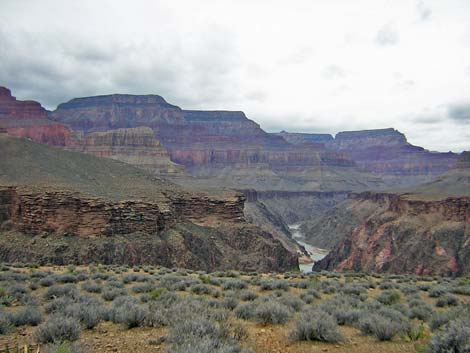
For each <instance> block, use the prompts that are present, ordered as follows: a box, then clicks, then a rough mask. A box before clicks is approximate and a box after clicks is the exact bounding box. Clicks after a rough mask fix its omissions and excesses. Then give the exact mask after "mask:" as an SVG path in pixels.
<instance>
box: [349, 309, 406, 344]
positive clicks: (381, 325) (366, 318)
mask: <svg viewBox="0 0 470 353" xmlns="http://www.w3.org/2000/svg"><path fill="white" fill-rule="evenodd" d="M358 326H359V328H360V330H361V332H362V333H364V334H372V335H374V336H375V337H377V338H378V339H379V340H380V341H389V340H391V339H392V338H393V337H394V336H395V335H396V334H398V333H400V332H403V331H404V330H403V327H402V326H401V325H400V322H397V321H394V320H392V319H390V318H388V317H384V316H381V315H379V314H377V313H371V314H365V315H363V316H362V317H361V318H360V319H359V323H358Z"/></svg>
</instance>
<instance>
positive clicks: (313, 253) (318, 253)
mask: <svg viewBox="0 0 470 353" xmlns="http://www.w3.org/2000/svg"><path fill="white" fill-rule="evenodd" d="M288 227H289V230H290V231H291V233H292V237H293V238H294V240H295V241H296V242H297V243H299V244H300V245H302V246H303V247H304V248H305V250H307V252H308V254H309V255H310V258H311V259H312V262H308V263H302V264H300V265H299V267H300V270H301V271H302V272H305V273H308V272H312V266H313V264H314V263H315V261H318V260H321V259H323V258H324V257H325V256H326V255H327V254H328V250H326V249H320V248H316V247H314V246H312V245H310V244H307V243H305V242H304V237H303V236H302V233H301V232H300V230H299V227H300V224H290V225H289V226H288Z"/></svg>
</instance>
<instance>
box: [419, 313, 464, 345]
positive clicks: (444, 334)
mask: <svg viewBox="0 0 470 353" xmlns="http://www.w3.org/2000/svg"><path fill="white" fill-rule="evenodd" d="M428 352H429V353H447V352H454V353H465V352H470V319H469V318H468V317H467V318H460V319H456V320H454V321H451V322H449V323H448V324H447V325H446V326H444V327H443V329H442V330H441V331H440V332H438V333H436V334H434V335H433V337H432V339H431V342H430V343H429V346H428Z"/></svg>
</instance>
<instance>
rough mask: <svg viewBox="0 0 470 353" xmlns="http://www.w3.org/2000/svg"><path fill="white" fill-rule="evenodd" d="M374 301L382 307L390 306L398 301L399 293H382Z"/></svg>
mask: <svg viewBox="0 0 470 353" xmlns="http://www.w3.org/2000/svg"><path fill="white" fill-rule="evenodd" d="M375 299H376V300H377V301H378V302H379V303H382V304H384V305H392V304H396V303H398V302H399V301H400V293H399V292H397V291H383V292H382V293H380V294H379V295H378V296H377V298H375Z"/></svg>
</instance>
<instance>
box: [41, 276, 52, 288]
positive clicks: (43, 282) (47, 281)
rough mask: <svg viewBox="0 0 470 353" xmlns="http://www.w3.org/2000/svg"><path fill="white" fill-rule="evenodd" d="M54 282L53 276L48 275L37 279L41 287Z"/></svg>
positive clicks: (48, 285)
mask: <svg viewBox="0 0 470 353" xmlns="http://www.w3.org/2000/svg"><path fill="white" fill-rule="evenodd" d="M54 283H55V278H54V277H53V276H48V277H45V278H41V279H40V280H39V284H40V285H41V286H43V287H50V286H52V285H53V284H54Z"/></svg>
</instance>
